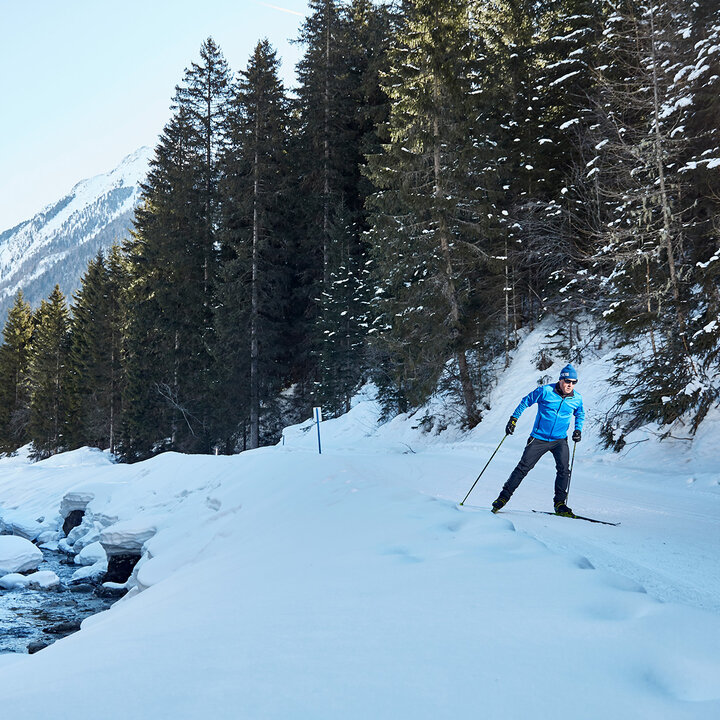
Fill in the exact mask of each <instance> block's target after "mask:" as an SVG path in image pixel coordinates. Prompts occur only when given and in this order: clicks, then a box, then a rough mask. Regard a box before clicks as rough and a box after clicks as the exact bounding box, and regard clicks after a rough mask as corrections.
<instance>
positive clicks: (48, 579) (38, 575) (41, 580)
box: [27, 570, 60, 590]
mask: <svg viewBox="0 0 720 720" xmlns="http://www.w3.org/2000/svg"><path fill="white" fill-rule="evenodd" d="M27 581H28V583H27V584H28V587H29V588H32V589H34V590H48V589H49V588H52V587H55V586H56V585H59V584H60V578H59V577H58V576H57V575H56V574H55V573H54V572H53V571H52V570H40V571H39V572H34V573H32V574H31V575H28V576H27Z"/></svg>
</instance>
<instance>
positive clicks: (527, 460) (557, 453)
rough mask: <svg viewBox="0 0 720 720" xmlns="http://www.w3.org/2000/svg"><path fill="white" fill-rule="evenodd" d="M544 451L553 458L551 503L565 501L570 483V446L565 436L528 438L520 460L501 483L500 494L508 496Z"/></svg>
mask: <svg viewBox="0 0 720 720" xmlns="http://www.w3.org/2000/svg"><path fill="white" fill-rule="evenodd" d="M546 452H551V453H552V455H553V457H554V458H555V470H556V474H555V498H554V499H553V503H554V504H555V505H557V503H561V502H563V503H564V502H566V501H567V495H568V486H569V485H570V448H569V447H568V441H567V438H566V437H564V438H560V439H559V440H538V439H537V438H535V437H530V438H528V441H527V445H526V446H525V450H524V451H523V454H522V457H521V458H520V462H519V463H518V464H517V466H516V467H515V469H514V470H513V471H512V473H510V477H509V478H508V479H507V482H506V483H505V485H503V489H502V493H501V495H505V496H506V497H507V498H509V497H510V496H511V495H512V494H513V493H514V492H515V490H517V488H518V485H520V483H521V482H522V481H523V478H524V477H525V476H526V475H527V474H528V473H529V472H530V471H531V470H532V469H533V468H534V467H535V464H536V463H537V461H538V460H539V459H540V458H541V457H542V456H543V455H544V454H545V453H546Z"/></svg>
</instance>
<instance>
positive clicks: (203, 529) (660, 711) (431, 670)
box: [0, 332, 720, 720]
mask: <svg viewBox="0 0 720 720" xmlns="http://www.w3.org/2000/svg"><path fill="white" fill-rule="evenodd" d="M541 340H542V333H540V332H536V333H535V334H533V335H531V336H530V337H529V338H528V339H527V340H526V342H525V343H524V344H523V346H522V347H521V349H520V350H519V352H518V353H517V355H516V358H515V360H514V362H513V364H512V366H511V368H510V369H509V370H508V372H507V373H506V374H505V375H504V377H503V378H502V380H501V382H500V383H499V384H498V386H497V387H496V388H495V390H494V392H493V397H492V401H493V409H492V410H491V411H489V412H488V414H487V416H486V418H485V420H484V421H483V423H482V424H481V425H480V426H478V427H477V428H476V429H475V430H474V431H473V432H472V433H471V434H468V435H465V436H462V435H460V434H455V436H453V437H445V435H446V433H440V434H435V433H434V432H433V431H431V432H429V433H427V432H424V431H423V429H422V427H421V426H420V424H419V423H418V418H417V417H405V416H402V417H398V418H396V419H394V420H392V421H391V422H388V423H385V424H379V423H378V416H379V408H378V405H377V404H376V402H375V401H374V400H373V397H372V393H371V392H368V393H367V394H366V395H365V396H363V397H360V398H358V400H357V402H356V404H355V407H354V408H353V410H352V411H351V412H350V413H349V414H347V415H346V416H343V417H341V418H338V419H336V420H331V421H328V422H325V423H323V424H322V428H321V431H322V440H323V454H322V455H319V454H318V452H317V435H316V429H315V427H314V426H313V424H312V423H311V422H310V421H308V422H307V423H305V424H303V425H300V426H296V427H293V428H288V429H287V430H286V431H285V435H284V442H283V444H281V445H278V446H277V447H271V448H263V449H260V450H256V451H251V452H246V453H243V454H241V455H238V456H234V457H208V456H182V455H179V454H173V453H168V454H165V455H161V456H159V457H156V458H154V459H152V460H149V461H146V462H143V463H138V464H135V465H115V464H112V462H111V461H110V459H109V458H108V457H107V455H105V454H103V453H100V452H97V451H90V450H80V451H75V452H73V453H67V454H65V455H58V456H55V457H53V458H51V459H49V460H46V461H44V462H40V463H37V464H29V463H28V462H27V460H26V459H25V458H24V457H17V458H8V459H4V460H1V461H0V519H2V520H3V523H4V527H5V528H6V529H9V530H13V528H17V530H18V532H22V533H23V534H25V535H26V536H28V535H30V536H36V535H38V534H39V533H45V535H44V537H45V538H50V537H51V536H52V534H53V533H54V532H56V531H57V530H58V528H59V527H60V526H61V524H62V520H63V517H62V515H61V514H60V510H61V508H63V512H66V511H67V510H68V509H69V508H71V507H72V508H76V507H78V506H80V505H83V506H84V505H85V504H87V508H86V513H85V518H84V520H83V523H82V525H81V526H80V528H78V529H76V530H74V531H73V533H72V535H71V537H70V538H68V540H66V541H65V542H66V544H68V543H71V546H70V545H69V546H68V548H67V549H68V550H72V552H77V551H78V550H80V549H81V548H83V547H86V546H87V543H88V542H90V541H92V540H93V539H97V538H98V537H99V538H100V542H101V543H102V544H103V546H105V547H120V546H125V547H128V548H129V547H132V546H136V547H138V548H140V551H141V552H142V559H141V560H140V562H139V564H138V566H137V568H136V571H135V573H134V575H133V576H132V577H131V579H130V581H129V586H130V587H131V588H132V589H131V591H130V593H129V594H128V595H127V596H126V597H125V598H123V599H122V600H121V601H119V602H118V603H116V605H114V606H113V607H112V608H111V609H110V610H109V611H107V612H105V613H102V614H100V615H97V616H95V617H91V618H88V619H87V620H85V622H84V623H83V627H82V630H81V631H80V632H78V633H76V634H74V635H71V636H69V637H67V638H65V639H63V640H60V641H59V642H56V643H55V644H53V645H51V646H50V647H48V648H46V649H44V650H42V651H41V652H39V653H38V654H36V655H32V656H27V655H14V654H8V655H0V687H2V688H3V690H2V695H1V698H2V699H1V704H2V708H3V711H4V712H5V713H7V714H8V715H11V714H12V715H14V714H18V715H20V714H22V716H23V717H28V718H40V717H45V716H52V717H55V718H60V719H61V720H65V719H67V720H70V718H74V719H81V720H82V719H83V718H87V719H88V720H89V719H90V718H94V717H95V716H96V715H97V714H98V712H101V714H102V716H103V717H104V718H109V719H111V720H113V719H115V718H117V719H118V720H119V719H120V718H128V717H133V718H158V719H165V718H167V719H168V720H169V719H170V718H172V719H173V720H181V719H184V718H188V719H189V718H197V719H198V720H199V719H201V718H202V719H205V718H213V719H227V720H237V719H243V718H247V719H248V720H256V719H258V718H263V720H266V719H272V718H278V719H282V720H288V719H289V718H292V719H293V720H297V719H299V718H307V719H308V720H320V719H325V718H327V719H328V720H330V719H332V720H337V719H338V718H343V720H347V719H354V718H357V719H358V720H361V719H362V720H367V719H368V718H374V719H377V718H387V719H390V718H392V719H393V720H396V719H398V718H413V720H415V719H427V720H438V719H440V718H454V719H458V720H463V719H465V718H467V719H470V718H478V717H486V718H493V719H498V718H507V719H509V720H514V719H516V718H533V719H537V718H540V719H542V718H548V719H549V718H554V719H558V718H560V719H565V718H567V719H568V720H570V719H572V720H577V719H579V718H580V719H582V720H592V719H595V718H597V719H598V720H600V719H601V718H602V719H603V720H605V719H606V718H609V717H611V718H619V719H621V720H622V719H625V718H627V719H628V720H630V719H631V718H632V719H633V720H634V719H636V718H663V720H668V719H674V718H678V719H679V718H683V719H688V718H693V719H698V720H700V719H710V718H716V717H720V683H718V677H720V601H719V600H718V598H720V573H718V562H719V561H718V558H720V485H719V482H718V481H719V479H720V473H718V470H717V465H718V451H717V449H716V442H714V441H713V437H717V432H716V431H717V424H718V422H720V415H718V414H717V413H716V415H715V416H714V417H712V418H709V419H708V420H707V421H706V423H704V424H703V432H704V433H705V434H704V435H702V436H701V437H699V438H698V439H697V441H696V443H695V444H694V445H690V444H689V443H688V442H686V441H679V440H678V441H674V442H675V444H672V442H670V443H662V444H659V443H658V441H657V439H656V438H654V437H653V436H652V435H651V434H649V435H648V437H646V438H644V439H645V442H642V443H638V444H635V445H632V446H630V447H631V449H630V450H629V451H627V452H626V453H625V454H623V455H612V454H610V453H607V452H605V451H601V450H600V449H599V448H598V446H597V433H596V429H597V426H598V423H599V421H600V419H601V418H602V416H603V409H604V407H605V403H607V402H609V399H610V397H611V395H612V388H609V387H608V386H607V384H606V382H605V380H604V378H605V377H606V375H607V373H606V363H607V362H608V358H606V357H598V358H596V359H594V360H588V361H586V362H585V363H583V364H581V365H580V366H579V368H578V369H579V374H580V383H579V385H578V390H579V391H580V392H581V393H582V394H583V397H584V399H585V401H586V404H587V409H588V424H587V429H586V432H585V433H584V439H583V441H582V442H581V443H580V444H579V445H578V450H577V457H576V461H575V469H574V473H573V480H572V486H571V490H570V504H571V505H572V506H573V507H574V508H575V510H576V511H577V512H582V513H583V514H587V515H592V516H594V517H597V518H600V519H604V520H611V521H614V522H620V523H621V524H620V525H619V526H617V527H610V526H605V525H593V524H590V523H585V522H582V521H580V520H573V519H568V518H560V517H555V516H547V515H539V514H534V513H532V512H531V510H532V509H540V510H547V509H550V503H551V497H552V480H553V475H554V466H553V463H552V460H551V459H550V458H544V459H543V460H541V461H540V463H539V464H538V466H537V467H536V468H535V470H534V471H533V472H532V473H531V474H530V475H529V476H528V477H527V478H526V480H525V481H524V482H523V484H522V485H521V487H520V488H519V489H518V491H517V493H516V494H515V496H514V497H513V499H512V501H511V503H510V504H509V505H508V506H507V512H504V513H502V514H500V515H492V514H491V513H490V512H489V510H488V508H489V504H490V502H491V501H492V500H493V499H494V497H495V496H496V495H497V492H498V490H499V488H500V487H501V485H502V483H503V481H504V480H505V478H506V477H507V474H508V473H509V472H510V470H511V469H512V467H513V465H514V464H515V462H517V459H518V458H519V455H520V453H521V451H522V447H523V445H524V441H525V437H526V435H527V432H528V431H529V429H530V427H531V425H532V419H533V418H532V416H533V415H534V413H532V412H528V413H526V414H525V415H523V416H522V417H521V419H520V421H519V423H518V431H517V432H516V434H515V435H514V436H512V437H510V438H508V439H507V440H506V441H505V442H504V444H503V446H502V450H501V451H500V452H499V453H498V455H497V457H496V459H495V460H493V463H492V464H491V465H490V467H489V469H488V471H487V472H486V473H485V475H484V476H483V478H482V479H481V481H480V483H478V486H477V488H476V490H475V491H474V493H473V495H472V496H471V498H470V500H468V507H465V508H458V507H457V502H458V500H460V499H461V498H462V497H463V496H464V494H465V492H466V491H467V490H468V489H469V487H470V485H471V484H472V482H473V481H474V479H475V477H476V476H477V473H478V472H479V471H480V469H481V468H482V466H483V465H484V464H485V461H486V460H487V458H488V457H489V456H490V454H491V453H492V451H493V450H494V449H495V447H496V446H497V444H498V442H499V440H500V439H501V438H502V436H503V428H504V425H505V422H506V419H507V416H508V415H509V413H510V412H511V410H512V409H513V408H514V407H515V405H516V404H517V401H518V400H519V398H520V396H521V395H522V394H524V393H525V392H527V391H528V390H530V389H531V388H532V387H533V386H534V384H535V382H536V380H537V379H538V378H539V377H540V376H541V375H543V373H540V372H539V371H537V369H536V368H535V367H534V364H533V362H532V359H533V358H534V357H535V355H536V353H537V350H538V347H539V343H540V342H541ZM561 365H562V363H561V361H560V359H558V362H557V363H556V364H555V365H554V366H553V367H552V368H550V369H548V370H547V371H545V373H544V374H547V375H550V376H554V375H556V374H557V372H558V370H559V368H560V367H561ZM632 439H633V440H637V439H643V438H632ZM25 592H30V591H29V590H28V591H25Z"/></svg>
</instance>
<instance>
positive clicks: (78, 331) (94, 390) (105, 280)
mask: <svg viewBox="0 0 720 720" xmlns="http://www.w3.org/2000/svg"><path fill="white" fill-rule="evenodd" d="M123 287H124V272H123V265H122V260H121V258H120V251H119V248H118V247H117V246H116V245H115V246H113V248H112V249H111V251H110V257H109V258H108V260H105V258H104V257H103V255H102V254H101V253H100V254H98V255H97V257H96V258H95V259H94V260H92V261H91V262H90V263H89V264H88V269H87V271H86V272H85V275H84V276H83V278H82V281H81V286H80V289H79V290H78V292H77V293H76V295H75V298H74V303H73V317H72V343H71V350H70V357H71V368H72V379H73V405H74V421H73V428H72V438H73V444H75V445H91V446H93V447H99V448H101V449H103V450H105V449H109V450H110V451H111V452H115V446H116V441H117V436H118V429H119V425H120V413H121V389H122V367H121V337H122V316H121V298H120V294H121V292H122V289H123Z"/></svg>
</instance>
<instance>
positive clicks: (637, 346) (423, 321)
mask: <svg viewBox="0 0 720 720" xmlns="http://www.w3.org/2000/svg"><path fill="white" fill-rule="evenodd" d="M309 10H310V12H309V15H308V17H307V18H306V20H305V22H304V24H303V26H302V31H301V34H300V37H298V38H297V41H298V43H300V46H301V48H302V51H303V52H302V57H301V60H300V62H299V64H298V66H297V68H296V73H297V85H296V87H294V88H292V89H289V88H286V87H284V86H283V83H282V81H281V80H280V76H279V63H280V59H279V58H278V56H277V54H276V52H275V51H274V49H273V48H272V47H271V46H270V45H269V43H268V42H267V41H266V40H262V39H261V40H260V41H259V42H258V43H257V46H256V47H255V50H254V52H253V53H252V55H251V56H250V57H249V58H248V60H247V66H246V67H245V68H239V69H237V68H230V67H229V66H228V64H227V62H226V61H225V59H224V57H223V53H222V50H221V48H220V47H218V46H217V45H216V43H215V42H214V41H213V39H212V38H208V39H207V40H205V41H204V42H203V43H202V46H201V48H200V52H199V56H198V57H197V58H195V59H194V60H192V59H190V58H189V59H188V60H189V62H190V64H189V66H188V68H187V69H186V70H185V72H184V74H182V77H180V78H179V81H178V85H177V86H176V91H175V95H174V97H173V98H171V103H172V104H171V108H170V110H169V113H168V114H169V119H168V120H167V124H166V125H165V128H164V130H163V133H162V135H161V136H160V138H159V141H158V144H157V147H156V148H155V155H154V159H153V161H152V163H151V169H150V172H149V174H148V176H147V178H146V181H145V183H144V185H143V198H142V202H141V204H140V205H139V206H138V209H137V210H136V214H135V220H134V228H133V230H132V231H131V233H130V234H129V235H128V237H126V238H118V243H117V244H116V245H115V246H114V247H113V248H112V249H111V250H110V251H109V252H107V253H104V254H101V255H98V256H97V257H96V258H95V259H94V260H93V261H92V262H91V263H90V264H89V266H88V267H87V270H86V272H85V274H84V277H83V279H82V284H81V286H80V288H79V290H78V291H77V292H76V293H75V294H74V295H73V297H72V298H66V297H64V296H63V294H62V293H61V292H60V290H59V289H56V290H55V291H54V292H53V293H52V294H51V295H50V296H49V297H48V298H47V300H45V301H43V302H42V304H41V306H40V307H39V308H37V309H32V308H31V307H30V306H29V305H28V304H27V302H26V301H25V300H24V299H23V296H22V293H18V295H17V297H16V300H15V304H14V306H13V308H12V309H11V310H10V312H9V314H8V317H7V322H6V324H5V326H4V330H3V342H2V345H1V346H0V451H1V452H5V453H11V452H14V451H15V450H16V449H18V448H19V447H21V446H23V445H25V444H27V443H29V442H32V448H33V453H34V456H35V457H37V458H43V457H47V456H49V455H52V454H54V453H56V452H59V451H61V450H65V449H71V448H75V447H80V446H83V445H92V446H96V447H100V448H103V449H110V450H112V451H113V452H114V453H116V454H117V456H118V457H119V458H122V459H123V460H125V461H129V462H131V461H135V460H140V459H144V458H147V457H150V456H152V455H154V454H156V453H159V452H161V451H165V450H177V451H180V452H191V453H215V452H219V453H234V452H238V451H241V450H244V449H248V448H255V447H258V446H260V445H263V444H268V443H275V442H277V441H278V440H279V438H280V433H281V431H282V428H283V427H284V426H286V425H288V424H291V423H294V422H298V421H301V420H305V419H307V418H309V417H310V415H311V408H312V407H313V406H321V407H322V408H323V411H324V414H325V416H326V417H332V416H334V415H338V414H341V413H343V412H345V411H346V410H347V409H348V408H349V404H350V399H351V398H352V397H353V395H354V394H355V393H356V392H357V391H358V389H359V388H360V387H361V386H362V385H363V384H364V383H366V382H369V381H372V382H374V383H375V385H376V387H377V388H378V392H379V395H380V398H381V400H382V403H383V406H384V408H385V411H386V413H387V415H388V417H390V416H392V415H393V414H395V413H398V412H406V411H409V410H412V409H414V408H419V407H422V406H423V404H424V403H426V402H427V400H428V399H429V398H430V397H431V396H433V395H436V394H438V393H440V394H442V396H443V397H445V398H448V399H449V405H450V406H452V407H453V408H454V412H455V413H456V417H455V421H456V422H458V423H459V424H461V425H462V426H464V427H466V428H471V427H473V426H475V425H477V424H478V423H480V422H482V420H483V413H484V412H485V411H486V409H487V393H488V390H489V389H490V388H491V387H492V386H493V383H494V378H495V377H496V375H497V373H498V372H501V371H502V369H503V368H504V367H505V366H506V365H507V363H508V362H509V358H510V357H511V354H512V352H513V349H514V348H515V347H516V345H517V343H518V341H519V339H520V337H521V336H522V334H523V332H524V331H526V330H527V329H531V328H533V327H535V326H536V325H537V324H538V323H539V322H540V321H541V320H544V319H549V320H550V321H551V324H552V327H553V328H554V332H553V333H552V334H551V337H549V339H548V347H549V352H556V353H559V354H561V355H562V356H563V357H565V358H567V359H568V360H569V361H579V360H582V353H583V352H584V351H585V348H586V347H587V345H588V343H590V342H594V343H596V344H597V343H599V342H601V340H600V339H599V338H604V339H605V340H604V341H605V342H614V343H616V344H618V345H619V346H622V345H623V343H624V344H625V347H627V348H628V350H627V353H626V355H625V356H622V355H620V356H618V359H617V363H616V366H615V369H614V372H615V377H616V380H617V383H618V388H619V389H620V393H619V396H618V397H619V398H620V399H619V403H618V406H617V408H616V412H615V413H614V414H613V415H612V416H611V417H608V418H606V421H605V427H604V436H605V438H606V441H607V444H608V446H611V445H612V446H615V447H616V448H617V447H619V446H621V445H622V443H623V433H624V432H627V431H629V430H631V429H633V428H636V427H638V426H640V425H642V424H644V423H648V422H656V423H658V424H659V426H660V427H661V428H668V432H669V428H670V426H671V425H672V424H673V423H676V422H677V421H682V422H683V423H684V425H685V431H686V432H688V433H692V432H694V430H695V429H696V428H697V426H698V425H699V423H700V422H702V420H703V417H704V415H705V413H706V412H707V410H708V409H709V408H710V407H712V406H713V405H714V404H715V403H717V402H718V401H720V365H719V364H720V355H719V350H720V319H719V312H720V4H718V2H717V0H696V1H694V2H693V1H688V0H682V1H681V0H652V2H645V1H637V0H539V1H538V0H532V2H531V1H530V0H398V1H397V2H392V3H381V2H372V1H371V0H347V1H346V2H339V1H338V0H311V1H310V2H309ZM201 40H202V39H199V42H200V41H201ZM538 363H539V365H538V366H539V367H540V368H541V369H542V358H539V359H538Z"/></svg>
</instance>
